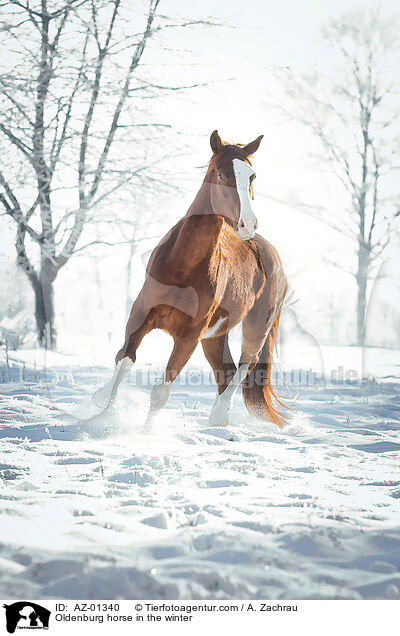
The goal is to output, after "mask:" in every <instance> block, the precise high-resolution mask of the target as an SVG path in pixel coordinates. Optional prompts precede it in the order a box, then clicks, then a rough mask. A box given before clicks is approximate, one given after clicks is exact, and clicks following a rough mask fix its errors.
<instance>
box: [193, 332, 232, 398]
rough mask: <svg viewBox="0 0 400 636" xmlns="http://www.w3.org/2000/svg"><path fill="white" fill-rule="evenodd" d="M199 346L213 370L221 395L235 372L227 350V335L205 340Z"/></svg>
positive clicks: (230, 355)
mask: <svg viewBox="0 0 400 636" xmlns="http://www.w3.org/2000/svg"><path fill="white" fill-rule="evenodd" d="M201 344H202V347H203V351H204V355H205V356H206V358H207V360H208V362H209V363H210V365H211V366H212V368H213V371H214V377H215V381H216V383H217V385H218V393H219V394H220V395H221V393H223V392H224V391H225V389H226V387H227V386H228V384H229V383H230V381H231V380H232V378H233V376H234V375H235V372H236V364H235V363H234V361H233V358H232V354H231V352H230V349H229V344H228V334H223V335H222V336H216V337H215V338H205V339H204V340H202V341H201Z"/></svg>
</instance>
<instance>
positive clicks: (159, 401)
mask: <svg viewBox="0 0 400 636" xmlns="http://www.w3.org/2000/svg"><path fill="white" fill-rule="evenodd" d="M170 393H171V382H165V381H164V382H162V383H161V384H155V385H154V386H153V388H152V389H151V394H150V409H149V412H148V414H147V418H146V422H145V424H144V430H145V431H149V430H150V428H151V425H152V424H153V421H154V418H155V416H156V415H157V413H158V411H159V410H160V409H162V407H163V406H164V404H165V403H166V401H167V400H168V398H169V394H170Z"/></svg>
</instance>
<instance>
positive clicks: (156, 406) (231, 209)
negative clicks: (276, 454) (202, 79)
mask: <svg viewBox="0 0 400 636" xmlns="http://www.w3.org/2000/svg"><path fill="white" fill-rule="evenodd" d="M262 137H263V135H261V136H260V137H258V138H257V139H255V140H254V141H252V142H251V143H249V144H248V145H246V146H243V145H231V144H227V143H225V142H222V141H221V139H220V137H219V135H218V132H217V131H214V132H213V133H212V135H211V139H210V143H211V149H212V151H213V156H212V159H211V161H210V163H209V166H208V170H207V173H206V176H205V178H204V181H203V184H202V186H201V188H200V190H199V192H198V194H197V196H196V198H195V200H194V201H193V203H192V205H191V206H190V208H189V210H188V212H187V214H186V215H185V216H184V217H183V218H182V219H181V220H180V221H178V223H177V224H176V225H175V226H174V227H173V228H172V229H171V230H170V231H169V232H168V234H167V235H166V236H165V237H164V238H163V239H162V240H161V241H160V243H159V244H158V245H157V247H156V248H155V250H154V251H153V253H152V255H151V258H150V261H149V264H148V267H147V271H146V280H145V282H144V285H143V287H142V289H141V291H140V293H139V295H138V297H137V299H136V300H135V302H134V303H133V306H132V309H131V312H130V316H129V319H128V322H127V325H126V333H125V342H124V345H123V347H122V349H121V350H120V351H119V352H118V354H117V356H116V368H115V372H114V377H113V378H112V380H111V381H110V382H109V383H108V385H106V387H104V389H100V390H99V391H97V393H95V395H94V401H95V403H96V404H97V405H98V406H100V405H102V406H104V405H106V404H109V403H110V402H112V401H113V400H114V398H115V395H116V392H117V388H118V385H119V384H120V382H121V380H122V378H123V376H124V375H125V373H126V372H127V371H128V370H129V369H130V367H131V365H132V363H133V362H135V358H136V350H137V348H138V346H139V344H140V342H141V340H142V338H143V337H144V336H145V335H146V334H147V333H149V332H150V331H151V330H152V329H162V330H163V331H166V332H167V333H169V334H170V335H171V336H172V338H173V339H174V348H173V351H172V354H171V356H170V358H169V361H168V364H167V367H166V371H165V375H164V377H163V381H162V383H161V384H157V385H155V386H153V389H152V391H151V396H150V410H149V414H148V417H147V420H146V424H147V427H148V426H149V425H150V424H151V422H152V420H153V418H154V416H155V414H156V413H157V412H158V411H159V410H160V409H161V408H162V407H163V406H164V404H165V403H166V401H167V399H168V396H169V393H170V390H171V383H172V382H173V381H174V380H175V378H176V377H177V376H178V374H179V373H180V371H181V370H182V368H183V367H184V365H185V364H186V362H187V361H188V360H189V358H190V356H191V355H192V353H193V352H194V350H195V348H196V346H197V345H198V343H199V342H201V344H202V347H203V350H204V353H205V356H206V358H207V360H208V361H209V363H210V364H211V366H212V368H213V371H214V376H215V379H216V382H217V385H218V393H219V396H217V398H216V400H215V403H214V405H213V408H212V411H211V415H210V423H211V424H212V425H216V426H224V425H226V424H227V423H228V414H229V409H230V406H231V402H232V399H233V395H234V393H235V391H236V389H237V387H238V386H239V385H240V384H241V383H242V382H243V381H244V380H245V382H243V386H242V389H243V396H244V401H245V404H246V406H247V409H248V411H249V412H250V414H252V415H254V416H256V417H258V418H261V419H264V420H270V421H272V422H274V423H275V424H277V425H279V426H281V425H282V424H283V423H284V422H285V418H284V416H283V415H282V414H281V413H280V412H279V410H278V407H277V402H278V403H279V404H281V405H282V406H284V405H283V404H282V402H281V401H280V400H279V398H278V397H277V396H276V394H275V392H274V389H273V386H272V381H271V363H272V355H273V349H274V346H275V344H276V340H277V335H278V324H279V317H280V312H281V308H282V304H283V300H284V297H285V293H286V278H285V275H284V272H283V268H282V263H281V261H280V258H279V256H278V254H277V252H276V250H275V248H274V247H272V245H271V244H270V243H268V242H267V241H266V240H265V239H263V238H262V237H261V236H260V235H259V234H256V233H255V232H256V229H257V219H256V217H255V216H254V214H253V212H252V209H251V206H250V196H252V191H253V185H252V182H253V179H254V178H255V173H254V171H253V169H252V167H251V162H250V160H249V157H250V156H251V155H252V154H253V153H254V152H255V151H256V150H257V149H258V147H259V145H260V142H261V139H262ZM249 195H250V196H249ZM239 322H242V330H243V342H242V353H241V357H240V362H239V367H238V369H237V368H236V365H235V363H234V361H233V359H232V355H231V353H230V351H229V346H228V333H229V331H230V329H232V327H234V326H235V325H236V324H238V323H239Z"/></svg>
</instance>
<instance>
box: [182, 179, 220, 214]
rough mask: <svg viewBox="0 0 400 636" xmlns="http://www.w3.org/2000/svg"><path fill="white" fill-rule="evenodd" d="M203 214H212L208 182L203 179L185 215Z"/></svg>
mask: <svg viewBox="0 0 400 636" xmlns="http://www.w3.org/2000/svg"><path fill="white" fill-rule="evenodd" d="M203 214H214V212H213V208H212V205H211V197H210V184H209V183H208V182H207V181H203V183H202V185H201V188H200V190H199V191H198V193H197V194H196V196H195V198H194V201H193V203H192V205H191V206H190V208H189V209H188V211H187V213H186V217H189V216H194V215H203Z"/></svg>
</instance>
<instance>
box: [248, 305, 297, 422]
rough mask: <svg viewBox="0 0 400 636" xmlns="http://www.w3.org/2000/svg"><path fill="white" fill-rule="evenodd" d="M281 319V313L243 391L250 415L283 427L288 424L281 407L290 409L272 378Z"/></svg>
mask: <svg viewBox="0 0 400 636" xmlns="http://www.w3.org/2000/svg"><path fill="white" fill-rule="evenodd" d="M279 318H280V312H279V313H278V315H277V317H276V318H275V322H274V323H273V325H272V327H271V329H270V331H269V334H268V336H267V338H266V340H265V343H264V346H263V348H262V350H261V354H260V358H259V360H258V362H257V364H256V365H255V366H254V367H253V369H252V370H251V371H250V373H249V374H248V376H247V378H246V379H245V381H244V382H243V384H242V391H243V397H244V401H245V404H246V407H247V410H248V411H249V413H250V415H253V416H254V417H257V418H258V419H261V420H269V421H270V422H273V423H274V424H277V425H278V426H283V425H284V424H286V418H285V416H284V415H283V414H282V413H281V412H280V410H279V406H281V407H283V408H288V407H287V406H286V404H285V403H284V402H282V400H281V399H280V397H279V396H278V395H277V393H276V392H275V389H274V387H273V386H272V377H271V366H272V356H273V352H274V347H275V346H276V341H277V338H278V327H279Z"/></svg>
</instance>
